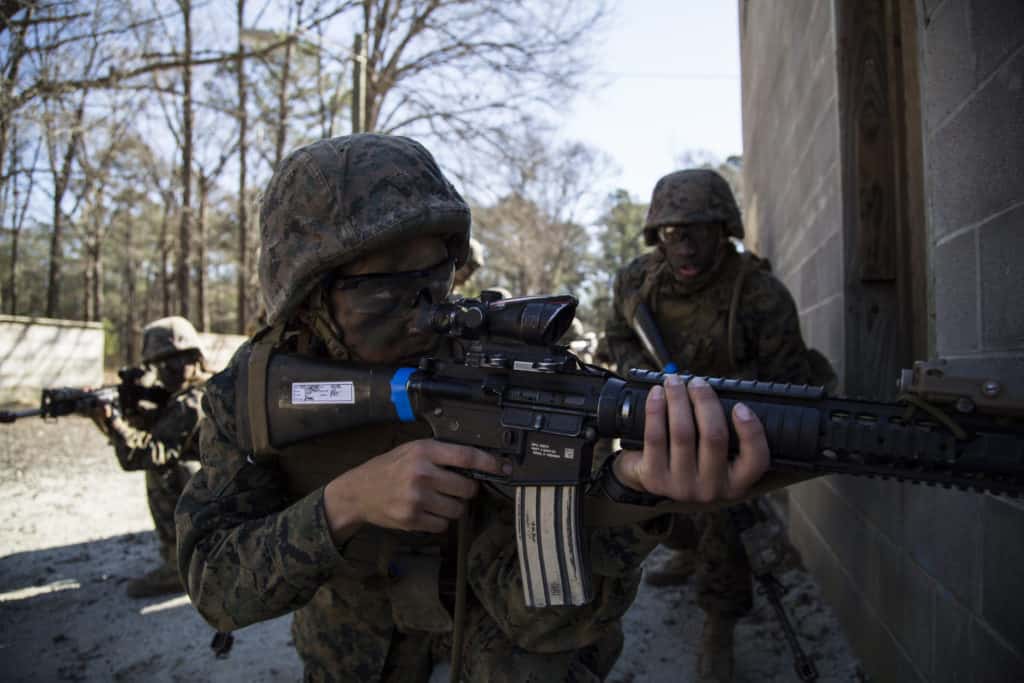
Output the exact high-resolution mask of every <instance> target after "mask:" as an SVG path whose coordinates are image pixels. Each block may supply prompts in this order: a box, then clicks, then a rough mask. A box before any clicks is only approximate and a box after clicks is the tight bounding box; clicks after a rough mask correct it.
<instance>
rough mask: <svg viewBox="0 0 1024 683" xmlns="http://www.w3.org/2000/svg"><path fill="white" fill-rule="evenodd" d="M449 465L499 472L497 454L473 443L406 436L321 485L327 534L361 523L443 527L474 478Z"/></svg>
mask: <svg viewBox="0 0 1024 683" xmlns="http://www.w3.org/2000/svg"><path fill="white" fill-rule="evenodd" d="M451 467H457V468H461V469H472V470H478V471H480V472H485V473H488V474H492V475H501V474H502V469H501V468H502V465H501V463H500V462H499V460H498V459H497V458H496V457H494V456H493V455H491V454H489V453H485V452H484V451H481V450H478V449H476V448H471V447H469V446H458V445H454V444H446V443H441V442H440V441H434V440H433V439H420V440H418V441H410V442H408V443H405V444H402V445H401V446H398V447H397V448H394V449H392V450H390V451H388V452H387V453H384V454H382V455H379V456H377V457H375V458H372V459H370V460H369V461H367V462H366V463H364V464H362V465H360V466H359V467H356V468H354V469H352V470H349V471H348V472H346V473H345V474H343V475H341V476H340V477H338V478H336V479H334V480H333V481H332V482H331V483H329V484H328V485H327V488H326V489H325V492H324V507H325V508H326V513H327V522H328V524H329V526H330V528H331V536H332V537H333V538H334V540H335V542H340V541H342V540H344V539H346V538H348V537H349V536H351V535H352V534H353V533H355V531H356V529H358V527H359V526H361V525H362V524H373V525H376V526H379V527H384V528H387V529H401V530H403V531H428V532H432V533H441V532H443V531H444V530H445V529H447V528H448V523H449V522H451V521H452V520H456V519H459V518H460V517H461V516H462V514H463V513H464V512H465V509H466V504H465V501H467V500H469V499H470V498H472V497H473V496H475V495H476V493H477V491H478V490H479V484H477V482H476V481H474V480H473V479H470V478H469V477H466V476H463V475H461V474H459V473H457V472H453V471H451V470H450V469H448V468H451ZM506 474H507V473H506Z"/></svg>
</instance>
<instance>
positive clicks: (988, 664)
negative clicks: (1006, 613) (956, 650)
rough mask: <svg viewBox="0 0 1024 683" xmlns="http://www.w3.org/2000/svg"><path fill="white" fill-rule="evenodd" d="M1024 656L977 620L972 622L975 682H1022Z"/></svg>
mask: <svg viewBox="0 0 1024 683" xmlns="http://www.w3.org/2000/svg"><path fill="white" fill-rule="evenodd" d="M1022 672H1024V658H1022V657H1021V656H1020V654H1019V653H1016V652H1013V651H1012V650H1011V649H1010V648H1009V647H1007V646H1006V644H1005V643H1003V642H1001V641H1000V640H999V639H998V638H997V637H996V636H994V635H993V634H992V633H991V632H990V631H989V630H988V629H987V628H985V625H984V624H982V623H979V622H978V621H977V620H974V621H972V622H971V678H970V680H971V681H973V682H975V683H1020V680H1021V673H1022Z"/></svg>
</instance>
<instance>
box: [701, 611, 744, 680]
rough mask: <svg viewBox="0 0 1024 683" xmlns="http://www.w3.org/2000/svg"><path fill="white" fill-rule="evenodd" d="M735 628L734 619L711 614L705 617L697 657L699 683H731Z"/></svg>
mask: <svg viewBox="0 0 1024 683" xmlns="http://www.w3.org/2000/svg"><path fill="white" fill-rule="evenodd" d="M735 628H736V620H735V619H727V618H724V617H720V616H716V615H712V614H708V615H707V616H706V617H705V619H704V633H703V635H702V636H701V643H700V655H698V656H697V680H698V681H701V683H732V674H733V663H734V662H733V651H732V646H733V630H734V629H735Z"/></svg>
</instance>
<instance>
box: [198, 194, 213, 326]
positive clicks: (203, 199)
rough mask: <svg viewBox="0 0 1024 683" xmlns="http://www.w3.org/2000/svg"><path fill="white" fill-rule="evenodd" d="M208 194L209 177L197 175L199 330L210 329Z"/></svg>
mask: <svg viewBox="0 0 1024 683" xmlns="http://www.w3.org/2000/svg"><path fill="white" fill-rule="evenodd" d="M209 196H210V179H209V178H206V177H205V176H202V175H200V176H199V220H197V221H196V233H197V235H196V237H197V240H198V242H199V264H198V266H197V268H196V271H197V272H196V294H197V297H198V301H197V303H198V308H199V325H198V327H199V330H200V331H202V332H209V330H210V307H209V303H208V302H207V300H206V204H207V198H208V197H209Z"/></svg>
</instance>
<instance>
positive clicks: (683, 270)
mask: <svg viewBox="0 0 1024 683" xmlns="http://www.w3.org/2000/svg"><path fill="white" fill-rule="evenodd" d="M676 271H677V272H678V273H679V275H680V276H681V277H685V278H691V277H697V276H698V275H700V268H698V267H697V266H692V265H685V266H679V267H678V268H677V269H676Z"/></svg>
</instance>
